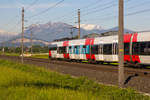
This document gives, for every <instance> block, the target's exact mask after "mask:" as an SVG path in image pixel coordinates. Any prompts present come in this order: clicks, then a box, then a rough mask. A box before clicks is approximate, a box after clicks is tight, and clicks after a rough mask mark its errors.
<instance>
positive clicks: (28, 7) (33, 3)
mask: <svg viewBox="0 0 150 100" xmlns="http://www.w3.org/2000/svg"><path fill="white" fill-rule="evenodd" d="M38 1H39V0H35V1H33V2H32V3H31V4H30V5H29V6H27V8H25V9H26V10H28V9H30V8H32V7H33V6H34V5H35V4H36V3H37V2H38Z"/></svg>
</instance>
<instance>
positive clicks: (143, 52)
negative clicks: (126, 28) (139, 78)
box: [139, 42, 147, 55]
mask: <svg viewBox="0 0 150 100" xmlns="http://www.w3.org/2000/svg"><path fill="white" fill-rule="evenodd" d="M146 44H147V43H146V42H141V43H140V45H139V47H140V55H146V53H147V52H146V49H147V46H146Z"/></svg>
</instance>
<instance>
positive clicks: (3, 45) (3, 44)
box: [2, 40, 5, 55]
mask: <svg viewBox="0 0 150 100" xmlns="http://www.w3.org/2000/svg"><path fill="white" fill-rule="evenodd" d="M4 42H5V40H4V41H3V42H2V47H3V48H2V52H3V55H5V43H4Z"/></svg>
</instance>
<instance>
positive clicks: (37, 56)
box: [31, 54, 49, 59]
mask: <svg viewBox="0 0 150 100" xmlns="http://www.w3.org/2000/svg"><path fill="white" fill-rule="evenodd" d="M31 57H33V58H42V59H49V58H48V55H46V54H43V55H38V54H37V55H32V56H31Z"/></svg>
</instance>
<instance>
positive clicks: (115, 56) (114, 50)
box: [112, 41, 118, 62]
mask: <svg viewBox="0 0 150 100" xmlns="http://www.w3.org/2000/svg"><path fill="white" fill-rule="evenodd" d="M112 56H113V61H115V62H116V61H118V44H117V42H116V41H113V44H112Z"/></svg>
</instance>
